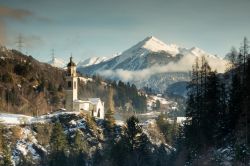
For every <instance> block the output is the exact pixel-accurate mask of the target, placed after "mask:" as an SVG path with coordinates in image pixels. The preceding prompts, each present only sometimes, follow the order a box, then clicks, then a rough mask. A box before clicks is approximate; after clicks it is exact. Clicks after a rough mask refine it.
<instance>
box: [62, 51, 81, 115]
mask: <svg viewBox="0 0 250 166" xmlns="http://www.w3.org/2000/svg"><path fill="white" fill-rule="evenodd" d="M77 79H78V78H77V74H76V64H75V63H74V62H73V57H72V55H71V57H70V61H69V63H68V65H67V74H66V82H67V84H66V86H67V87H66V89H65V90H66V102H65V107H66V109H67V111H73V110H74V105H73V101H75V100H77V92H78V85H77V84H78V83H77Z"/></svg>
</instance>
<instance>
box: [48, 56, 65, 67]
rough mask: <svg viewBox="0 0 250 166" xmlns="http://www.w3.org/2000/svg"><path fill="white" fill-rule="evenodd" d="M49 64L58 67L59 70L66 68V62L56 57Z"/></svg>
mask: <svg viewBox="0 0 250 166" xmlns="http://www.w3.org/2000/svg"><path fill="white" fill-rule="evenodd" d="M47 63H48V64H50V65H51V66H53V67H58V68H64V67H65V66H66V62H65V61H64V60H62V59H59V58H56V57H53V58H52V60H50V61H49V62H47Z"/></svg>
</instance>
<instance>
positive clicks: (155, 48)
mask: <svg viewBox="0 0 250 166" xmlns="http://www.w3.org/2000/svg"><path fill="white" fill-rule="evenodd" d="M140 44H141V48H145V49H147V50H149V51H152V52H159V51H165V52H168V53H170V54H172V55H175V54H177V53H178V52H179V50H178V49H179V46H177V45H175V44H170V45H167V44H165V43H164V42H162V41H161V40H159V39H158V38H156V37H154V36H149V37H146V38H145V39H144V40H143V41H142V42H140Z"/></svg>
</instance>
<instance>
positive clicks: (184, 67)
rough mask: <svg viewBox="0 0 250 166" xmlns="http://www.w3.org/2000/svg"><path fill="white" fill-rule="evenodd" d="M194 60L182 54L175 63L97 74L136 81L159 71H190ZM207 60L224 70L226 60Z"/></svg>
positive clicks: (221, 70)
mask: <svg viewBox="0 0 250 166" xmlns="http://www.w3.org/2000/svg"><path fill="white" fill-rule="evenodd" d="M194 61H195V56H189V55H187V56H184V57H183V58H182V59H181V60H180V61H178V62H177V63H174V62H171V63H169V64H168V65H165V66H159V65H155V66H152V67H150V68H147V69H143V70H137V71H129V70H123V69H116V70H105V71H102V72H100V73H99V74H100V75H101V76H103V77H106V78H112V79H119V80H122V81H124V82H128V81H132V80H133V81H138V80H142V79H148V78H150V77H151V76H152V75H155V74H160V73H166V72H186V71H191V70H192V65H193V64H194ZM207 61H208V63H209V65H210V66H211V68H212V69H213V70H217V72H219V73H223V72H224V71H225V67H226V63H227V61H225V60H222V59H218V58H215V57H209V58H207Z"/></svg>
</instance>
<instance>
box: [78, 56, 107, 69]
mask: <svg viewBox="0 0 250 166" xmlns="http://www.w3.org/2000/svg"><path fill="white" fill-rule="evenodd" d="M108 59H109V58H107V57H91V58H88V59H86V60H83V61H80V62H78V63H77V68H78V67H86V66H91V65H96V64H98V63H101V62H105V61H106V60H108Z"/></svg>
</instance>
